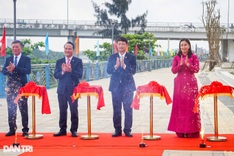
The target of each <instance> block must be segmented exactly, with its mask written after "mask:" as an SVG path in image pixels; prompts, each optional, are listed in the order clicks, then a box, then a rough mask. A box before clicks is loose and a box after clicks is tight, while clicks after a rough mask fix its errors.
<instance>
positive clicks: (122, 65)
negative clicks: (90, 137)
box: [107, 37, 136, 137]
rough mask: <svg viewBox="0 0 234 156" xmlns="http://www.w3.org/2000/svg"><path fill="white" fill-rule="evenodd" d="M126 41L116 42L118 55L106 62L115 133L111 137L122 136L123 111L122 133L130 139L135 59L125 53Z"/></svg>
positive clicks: (120, 39) (113, 55)
mask: <svg viewBox="0 0 234 156" xmlns="http://www.w3.org/2000/svg"><path fill="white" fill-rule="evenodd" d="M127 46H128V41H127V39H126V38H124V37H120V38H119V39H118V40H117V48H118V51H119V52H118V53H115V54H112V55H111V56H110V58H109V60H108V65H107V73H108V74H111V78H110V86H109V91H111V95H112V105H113V123H114V128H115V132H114V133H113V134H112V137H118V136H122V123H121V114H122V106H123V109H124V114H125V120H124V129H123V132H124V133H125V136H127V137H132V134H131V128H132V108H131V104H132V100H133V93H134V91H135V90H136V86H135V82H134V78H133V75H134V74H135V73H136V57H135V56H134V55H132V54H130V53H127V52H126V49H127Z"/></svg>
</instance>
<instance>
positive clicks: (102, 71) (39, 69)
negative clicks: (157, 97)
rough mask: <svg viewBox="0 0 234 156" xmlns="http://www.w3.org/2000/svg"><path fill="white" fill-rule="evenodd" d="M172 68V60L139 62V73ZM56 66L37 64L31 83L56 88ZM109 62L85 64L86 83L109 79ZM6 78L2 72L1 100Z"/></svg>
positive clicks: (0, 84) (32, 73) (84, 75)
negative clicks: (107, 70)
mask: <svg viewBox="0 0 234 156" xmlns="http://www.w3.org/2000/svg"><path fill="white" fill-rule="evenodd" d="M170 66H171V59H168V60H158V59H154V60H153V59H152V60H138V61H137V73H139V72H144V71H151V70H156V69H159V68H166V67H170ZM54 68H55V64H37V65H32V70H31V71H32V72H31V74H30V75H28V79H29V81H34V82H36V83H37V84H40V85H44V86H46V88H47V89H49V88H53V87H56V86H57V85H58V84H57V80H56V79H55V78H54ZM106 69H107V61H105V62H97V63H84V64H83V77H82V79H81V81H82V80H85V81H93V80H98V79H103V78H108V77H109V76H110V75H108V74H107V72H106ZM5 86H6V77H5V76H4V75H3V74H2V72H0V98H3V97H5V96H6V95H5Z"/></svg>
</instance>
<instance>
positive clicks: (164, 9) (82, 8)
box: [0, 0, 234, 51]
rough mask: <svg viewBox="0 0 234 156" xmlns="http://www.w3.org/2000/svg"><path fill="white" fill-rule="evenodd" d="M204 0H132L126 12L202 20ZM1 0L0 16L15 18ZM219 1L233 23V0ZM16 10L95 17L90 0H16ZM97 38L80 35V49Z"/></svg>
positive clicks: (56, 44)
mask: <svg viewBox="0 0 234 156" xmlns="http://www.w3.org/2000/svg"><path fill="white" fill-rule="evenodd" d="M93 1H94V2H95V3H97V4H98V5H100V6H101V7H102V6H103V5H102V4H103V3H104V2H111V0H93ZM202 1H204V0H176V1H175V0H132V3H131V4H130V5H129V11H128V13H127V16H128V18H130V19H131V18H134V17H136V16H137V15H142V14H143V13H145V12H146V11H147V10H148V15H147V20H148V24H149V23H158V22H164V23H202V21H201V16H202ZM228 1H229V5H228ZM0 2H1V3H0V4H1V5H0V19H13V18H14V16H13V0H0ZM217 2H218V5H217V9H220V13H221V23H228V19H229V23H234V10H232V9H231V8H234V0H217ZM228 6H229V9H228ZM103 8H104V7H103ZM16 10H17V11H16V13H17V17H16V18H17V19H51V20H69V21H70V20H78V21H79V20H82V21H96V18H95V16H94V14H95V12H94V9H93V6H92V1H91V0H17V1H16ZM228 10H229V16H228ZM228 17H229V18H228ZM9 38H10V37H9ZM31 40H32V42H33V43H35V42H38V41H43V42H44V40H45V38H39V37H33V38H31ZM66 40H67V39H66V38H49V47H50V49H51V50H59V51H63V45H64V43H65V42H66ZM105 41H107V42H111V40H101V41H99V43H100V44H102V43H103V42H105ZM96 42H97V39H92V40H91V39H90V40H87V39H81V40H80V50H86V49H92V48H94V45H95V44H96ZM191 43H192V45H193V44H198V45H197V46H198V47H201V46H207V43H206V42H197V41H194V42H193V41H191ZM157 44H161V46H162V47H165V48H167V47H168V41H160V40H159V41H158V42H157ZM169 44H170V46H169V47H170V48H178V41H170V43H169ZM199 45H200V46H199Z"/></svg>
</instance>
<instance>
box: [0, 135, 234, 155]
mask: <svg viewBox="0 0 234 156" xmlns="http://www.w3.org/2000/svg"><path fill="white" fill-rule="evenodd" d="M38 134H43V136H44V138H42V139H37V140H29V139H25V138H23V137H22V136H19V137H18V142H19V143H20V145H31V146H33V152H27V153H23V154H21V156H54V155H66V156H70V155H92V156H100V155H101V156H110V155H111V156H130V155H131V156H144V155H147V156H160V155H162V153H163V151H164V150H214V151H233V150H234V135H233V134H221V135H220V136H224V137H226V138H227V141H225V142H208V141H205V143H206V145H207V146H210V147H207V148H200V147H199V144H200V143H201V140H200V139H199V138H177V137H176V135H175V134H157V135H159V136H161V140H151V141H150V140H143V142H144V143H145V144H146V145H147V147H145V148H140V147H139V143H140V142H141V134H136V133H133V135H134V136H133V137H132V138H127V137H125V136H122V137H117V138H112V137H111V134H108V133H98V135H99V139H96V140H82V139H80V137H78V138H73V137H71V136H70V133H69V134H68V135H67V136H62V137H53V134H52V133H38ZM95 134H97V133H95ZM80 135H82V134H81V133H79V136H80ZM207 136H213V134H212V135H205V138H206V137H207ZM13 142H14V136H12V137H5V136H4V134H3V133H0V148H3V145H7V146H10V145H11V144H12V143H13Z"/></svg>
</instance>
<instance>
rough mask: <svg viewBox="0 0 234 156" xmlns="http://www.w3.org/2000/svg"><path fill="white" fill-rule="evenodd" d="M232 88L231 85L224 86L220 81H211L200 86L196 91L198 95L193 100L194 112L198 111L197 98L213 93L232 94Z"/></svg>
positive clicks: (212, 94)
mask: <svg viewBox="0 0 234 156" xmlns="http://www.w3.org/2000/svg"><path fill="white" fill-rule="evenodd" d="M233 90H234V88H233V87H231V86H224V85H223V84H222V83H221V82H218V81H213V82H212V83H211V84H210V85H204V86H203V87H201V88H200V90H199V92H198V96H197V98H196V100H195V105H194V109H193V111H194V112H198V111H199V98H200V97H201V98H204V97H206V96H214V95H224V96H230V97H233V96H232V93H233Z"/></svg>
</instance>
